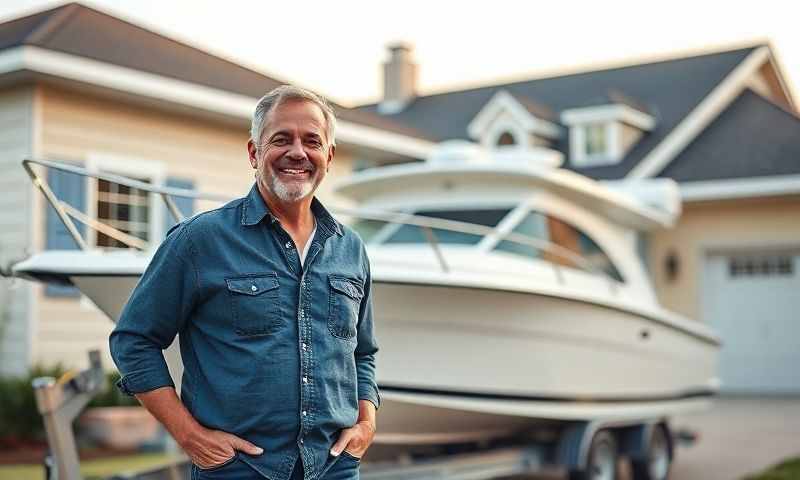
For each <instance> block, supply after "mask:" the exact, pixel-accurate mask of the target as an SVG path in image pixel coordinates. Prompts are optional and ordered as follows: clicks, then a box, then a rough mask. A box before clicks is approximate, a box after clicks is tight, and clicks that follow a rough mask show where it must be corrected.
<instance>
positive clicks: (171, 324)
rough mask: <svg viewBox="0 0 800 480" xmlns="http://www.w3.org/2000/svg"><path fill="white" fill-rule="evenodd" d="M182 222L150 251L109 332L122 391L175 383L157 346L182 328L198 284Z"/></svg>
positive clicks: (166, 343)
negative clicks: (152, 254) (153, 252)
mask: <svg viewBox="0 0 800 480" xmlns="http://www.w3.org/2000/svg"><path fill="white" fill-rule="evenodd" d="M192 253H193V248H192V244H191V239H190V237H189V229H188V225H187V224H186V223H183V224H180V225H178V226H177V227H176V228H174V229H173V230H172V231H170V234H169V235H168V236H167V238H166V239H165V240H164V242H163V243H162V244H161V246H160V247H159V248H158V250H157V251H156V253H155V255H154V256H153V259H152V261H151V262H150V264H149V265H148V267H147V269H146V270H145V272H144V274H143V275H142V278H141V279H140V280H139V283H138V285H137V286H136V288H135V289H134V291H133V293H132V294H131V297H130V299H129V300H128V303H127V304H126V305H125V308H124V309H123V310H122V314H121V315H120V318H119V321H118V322H117V325H116V327H115V328H114V330H113V331H112V332H111V336H110V337H109V346H110V348H111V356H112V358H113V359H114V363H116V365H117V368H118V369H119V372H120V374H121V376H122V378H121V379H120V381H119V382H118V383H117V386H118V387H119V388H120V390H121V391H122V392H123V393H125V394H128V395H133V394H135V393H141V392H147V391H150V390H154V389H156V388H159V387H164V386H172V387H174V386H175V384H174V383H173V381H172V377H170V374H169V370H168V368H167V364H166V361H165V360H164V355H163V353H162V351H163V350H164V349H166V348H167V347H169V346H170V344H171V343H172V342H173V340H174V339H175V336H176V335H177V334H178V332H179V331H181V330H182V329H183V326H184V325H185V323H186V321H187V319H188V318H189V314H190V313H191V311H192V309H193V306H194V303H195V297H196V292H197V290H198V286H199V285H198V284H199V274H198V271H197V269H196V268H195V265H194V263H193V261H192V256H193V255H192Z"/></svg>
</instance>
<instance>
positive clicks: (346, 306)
mask: <svg viewBox="0 0 800 480" xmlns="http://www.w3.org/2000/svg"><path fill="white" fill-rule="evenodd" d="M328 283H329V285H330V296H329V298H330V301H329V304H330V310H329V314H328V330H330V332H331V335H333V336H334V337H339V338H346V339H350V338H353V337H355V336H356V324H357V323H358V311H359V309H360V308H361V298H362V297H363V296H364V288H363V287H362V286H361V283H360V282H359V281H358V280H353V279H350V278H346V277H339V276H334V275H330V276H329V277H328Z"/></svg>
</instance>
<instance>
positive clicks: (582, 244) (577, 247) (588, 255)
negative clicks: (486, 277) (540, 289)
mask: <svg viewBox="0 0 800 480" xmlns="http://www.w3.org/2000/svg"><path fill="white" fill-rule="evenodd" d="M513 233H518V234H520V235H525V236H527V237H533V238H536V239H540V240H545V241H547V242H550V243H552V244H554V245H557V246H559V247H562V248H565V249H567V250H569V251H571V252H573V253H575V254H577V255H578V256H579V257H583V258H584V259H586V260H587V261H588V262H589V263H590V264H591V265H592V266H594V268H596V269H597V270H600V271H603V272H605V273H606V274H607V275H608V276H610V277H611V278H613V279H615V280H617V281H618V282H623V281H624V280H623V278H622V275H620V273H619V270H617V268H616V267H615V266H614V264H613V263H612V262H611V259H610V258H609V257H608V255H607V254H606V253H605V252H604V251H603V249H602V248H600V246H599V245H598V244H597V242H595V241H594V240H592V239H591V238H590V237H589V236H588V235H586V233H584V232H583V231H581V230H579V229H578V228H576V227H574V226H572V225H570V224H569V223H567V222H565V221H563V220H561V219H559V218H556V217H554V216H551V215H547V214H544V213H541V212H536V211H530V212H528V214H527V215H526V216H525V217H524V218H523V219H522V220H521V221H520V222H519V223H518V224H517V226H516V227H515V228H514V229H513ZM494 249H495V250H500V251H503V252H508V253H513V254H516V255H520V256H523V257H528V258H539V259H542V260H546V261H548V262H552V263H557V264H559V265H564V266H566V267H573V268H580V265H577V264H576V262H575V261H574V260H572V259H570V258H569V257H567V256H564V255H556V254H554V253H552V252H550V251H547V250H545V249H540V248H536V247H534V246H532V245H524V244H521V243H517V242H511V241H508V240H501V241H500V242H498V243H497V245H496V246H495V247H494Z"/></svg>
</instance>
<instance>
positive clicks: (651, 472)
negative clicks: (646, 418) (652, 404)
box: [631, 424, 672, 480]
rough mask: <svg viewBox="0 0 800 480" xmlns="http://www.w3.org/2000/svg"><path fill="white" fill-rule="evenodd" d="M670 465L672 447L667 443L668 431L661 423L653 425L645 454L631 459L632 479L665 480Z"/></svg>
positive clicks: (667, 476)
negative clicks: (636, 458) (639, 458)
mask: <svg viewBox="0 0 800 480" xmlns="http://www.w3.org/2000/svg"><path fill="white" fill-rule="evenodd" d="M671 466H672V448H671V446H670V444H669V431H668V430H667V428H666V427H665V426H664V425H663V424H659V425H656V426H655V427H653V431H652V433H651V435H650V438H649V439H648V440H647V456H646V457H645V458H643V459H641V460H632V461H631V468H632V470H633V479H634V480H667V479H668V478H669V471H670V467H671Z"/></svg>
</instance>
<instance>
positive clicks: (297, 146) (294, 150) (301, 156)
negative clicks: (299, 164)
mask: <svg viewBox="0 0 800 480" xmlns="http://www.w3.org/2000/svg"><path fill="white" fill-rule="evenodd" d="M286 156H287V157H289V158H291V159H293V160H305V159H306V158H308V156H307V155H306V151H305V149H304V148H303V141H302V139H300V138H295V139H294V141H293V142H292V144H291V146H290V148H289V151H288V152H286Z"/></svg>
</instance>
